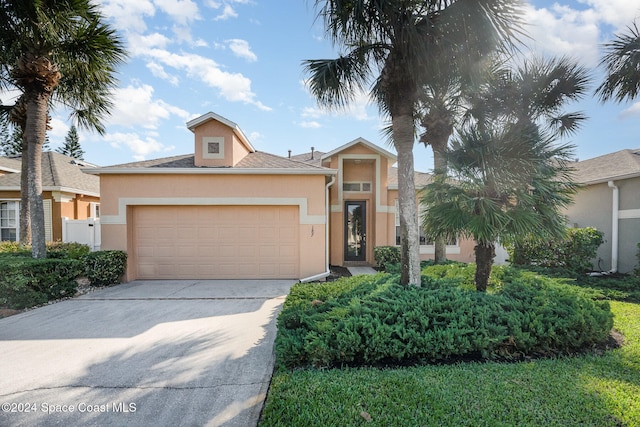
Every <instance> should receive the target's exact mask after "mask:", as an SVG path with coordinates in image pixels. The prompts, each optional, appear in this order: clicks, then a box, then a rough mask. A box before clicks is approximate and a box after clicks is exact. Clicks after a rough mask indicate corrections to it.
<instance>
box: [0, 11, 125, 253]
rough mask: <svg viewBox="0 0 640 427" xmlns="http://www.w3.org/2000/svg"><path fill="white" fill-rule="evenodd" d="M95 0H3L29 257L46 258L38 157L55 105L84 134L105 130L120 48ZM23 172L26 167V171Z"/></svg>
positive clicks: (1, 37)
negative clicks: (16, 100) (16, 95)
mask: <svg viewBox="0 0 640 427" xmlns="http://www.w3.org/2000/svg"><path fill="white" fill-rule="evenodd" d="M102 21H103V18H102V16H101V14H100V13H99V11H98V8H97V6H95V5H94V4H92V3H91V1H90V0H33V1H23V0H5V1H3V2H2V4H1V5H0V44H1V45H2V46H3V49H2V50H1V51H0V67H1V69H0V82H1V84H2V85H3V86H5V87H14V88H18V89H19V90H21V91H22V96H21V100H22V101H23V102H24V124H23V125H24V138H25V147H24V148H26V150H23V162H26V165H27V167H26V170H27V171H28V173H27V175H28V176H27V181H28V184H27V188H22V192H23V193H25V192H26V194H27V197H28V200H29V205H30V206H29V208H30V217H31V227H32V254H33V257H34V258H44V257H45V256H46V246H45V233H44V209H43V203H42V176H41V175H42V174H41V158H42V145H43V143H44V141H45V138H46V131H47V122H48V117H49V111H50V108H51V105H60V106H63V107H66V108H69V109H70V110H71V115H72V118H73V119H74V120H75V121H77V123H78V125H79V126H81V127H84V128H87V129H95V130H97V131H98V132H104V128H103V126H102V124H101V119H102V118H103V117H104V115H105V114H107V113H108V110H109V108H110V106H111V102H110V99H109V96H110V91H111V89H112V88H113V87H115V84H116V80H115V76H114V72H115V67H116V66H117V65H118V64H120V63H121V62H122V61H123V60H124V57H125V53H124V50H123V47H122V43H121V41H120V40H119V38H118V37H117V36H116V34H115V32H114V31H113V30H112V29H111V28H110V27H109V26H107V25H106V24H104V23H103V22H102ZM23 170H24V168H23Z"/></svg>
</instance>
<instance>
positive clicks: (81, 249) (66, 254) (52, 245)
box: [47, 242, 91, 259]
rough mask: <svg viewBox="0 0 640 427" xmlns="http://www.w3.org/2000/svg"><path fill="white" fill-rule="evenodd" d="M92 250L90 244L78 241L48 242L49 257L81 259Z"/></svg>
mask: <svg viewBox="0 0 640 427" xmlns="http://www.w3.org/2000/svg"><path fill="white" fill-rule="evenodd" d="M89 252H91V249H90V248H89V245H85V244H83V243H76V242H67V243H62V242H47V257H48V258H70V259H81V258H82V257H84V256H85V255H87V254H88V253H89Z"/></svg>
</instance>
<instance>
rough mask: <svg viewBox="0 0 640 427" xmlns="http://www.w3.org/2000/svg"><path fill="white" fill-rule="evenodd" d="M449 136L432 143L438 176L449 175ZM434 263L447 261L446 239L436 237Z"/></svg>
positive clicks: (434, 164) (434, 166)
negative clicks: (447, 154) (447, 150)
mask: <svg viewBox="0 0 640 427" xmlns="http://www.w3.org/2000/svg"><path fill="white" fill-rule="evenodd" d="M448 138H449V136H447V137H446V138H445V139H444V143H443V142H442V141H437V142H436V141H435V138H434V140H432V141H431V148H432V149H433V169H434V173H435V174H436V175H438V174H441V175H446V174H447V158H446V157H445V151H446V149H447V142H448ZM434 249H435V252H434V261H435V263H436V264H442V263H443V262H445V261H446V260H447V241H446V239H445V238H444V237H442V236H439V237H436V239H435V242H434Z"/></svg>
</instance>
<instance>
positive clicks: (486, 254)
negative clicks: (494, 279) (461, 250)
mask: <svg viewBox="0 0 640 427" xmlns="http://www.w3.org/2000/svg"><path fill="white" fill-rule="evenodd" d="M474 250H475V254H476V275H475V283H476V290H477V291H478V292H486V291H487V285H488V284H489V276H490V275H491V266H492V265H493V258H494V257H495V256H496V251H495V245H494V244H493V243H488V242H477V243H476V246H475V248H474Z"/></svg>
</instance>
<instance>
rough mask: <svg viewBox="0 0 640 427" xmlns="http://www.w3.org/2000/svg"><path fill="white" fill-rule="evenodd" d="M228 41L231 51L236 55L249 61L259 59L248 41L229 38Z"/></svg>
mask: <svg viewBox="0 0 640 427" xmlns="http://www.w3.org/2000/svg"><path fill="white" fill-rule="evenodd" d="M227 43H228V45H229V49H231V52H233V53H234V54H235V55H236V56H238V57H240V58H244V59H246V60H247V61H249V62H255V61H257V60H258V57H257V56H256V54H255V53H253V52H252V51H251V47H250V46H249V42H248V41H246V40H242V39H230V40H227Z"/></svg>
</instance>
